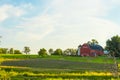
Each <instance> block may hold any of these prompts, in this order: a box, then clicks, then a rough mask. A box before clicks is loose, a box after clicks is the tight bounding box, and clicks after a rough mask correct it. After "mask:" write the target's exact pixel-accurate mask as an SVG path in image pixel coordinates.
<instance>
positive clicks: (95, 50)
mask: <svg viewBox="0 0 120 80" xmlns="http://www.w3.org/2000/svg"><path fill="white" fill-rule="evenodd" d="M78 50H80V51H78V52H80V53H79V55H81V56H97V55H103V54H104V52H103V48H102V47H101V46H100V45H95V44H91V45H90V44H87V43H85V44H83V45H82V46H80V47H79V49H78Z"/></svg>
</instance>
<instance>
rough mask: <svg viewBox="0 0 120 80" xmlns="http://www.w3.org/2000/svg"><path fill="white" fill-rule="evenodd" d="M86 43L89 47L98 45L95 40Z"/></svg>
mask: <svg viewBox="0 0 120 80" xmlns="http://www.w3.org/2000/svg"><path fill="white" fill-rule="evenodd" d="M87 43H88V44H90V45H96V44H98V41H97V40H96V39H92V40H91V41H88V42H87Z"/></svg>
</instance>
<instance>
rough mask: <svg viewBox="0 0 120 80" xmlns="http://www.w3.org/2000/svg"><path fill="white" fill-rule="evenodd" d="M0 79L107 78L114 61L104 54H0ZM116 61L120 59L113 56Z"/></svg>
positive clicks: (98, 79) (100, 79)
mask: <svg viewBox="0 0 120 80" xmlns="http://www.w3.org/2000/svg"><path fill="white" fill-rule="evenodd" d="M0 57H1V60H3V61H2V63H1V66H0V67H1V72H4V73H5V74H6V75H1V79H2V78H5V76H8V75H10V74H11V75H10V77H8V78H7V77H6V78H7V79H12V80H80V79H83V80H86V79H87V80H111V79H113V80H114V79H116V77H114V76H113V74H112V72H113V67H114V66H113V65H114V61H113V59H112V58H108V57H106V56H100V57H79V56H45V57H41V56H38V55H0ZM117 62H120V59H117Z"/></svg>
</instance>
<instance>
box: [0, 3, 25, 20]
mask: <svg viewBox="0 0 120 80" xmlns="http://www.w3.org/2000/svg"><path fill="white" fill-rule="evenodd" d="M23 14H25V10H24V9H21V8H20V7H15V6H13V5H10V4H5V5H2V6H0V22H1V21H4V20H6V19H7V18H9V17H20V16H22V15H23Z"/></svg>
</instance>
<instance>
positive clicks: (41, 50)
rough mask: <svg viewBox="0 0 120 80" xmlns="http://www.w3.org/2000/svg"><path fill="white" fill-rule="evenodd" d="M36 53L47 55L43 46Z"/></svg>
mask: <svg viewBox="0 0 120 80" xmlns="http://www.w3.org/2000/svg"><path fill="white" fill-rule="evenodd" d="M38 55H40V56H46V55H47V50H46V49H45V48H42V49H40V50H39V51H38Z"/></svg>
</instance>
